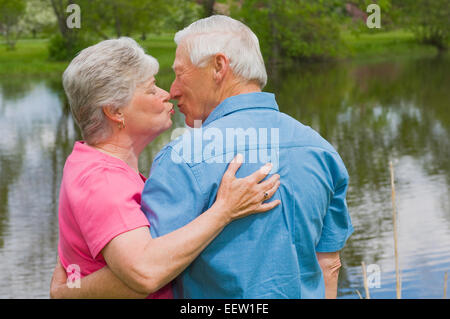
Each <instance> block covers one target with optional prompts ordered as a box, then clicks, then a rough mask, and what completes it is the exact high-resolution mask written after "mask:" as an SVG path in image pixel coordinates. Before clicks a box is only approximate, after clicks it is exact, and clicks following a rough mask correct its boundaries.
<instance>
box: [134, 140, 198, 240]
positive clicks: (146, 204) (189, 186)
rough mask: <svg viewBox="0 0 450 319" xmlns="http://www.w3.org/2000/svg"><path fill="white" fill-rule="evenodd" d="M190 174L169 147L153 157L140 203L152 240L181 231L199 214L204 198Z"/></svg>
mask: <svg viewBox="0 0 450 319" xmlns="http://www.w3.org/2000/svg"><path fill="white" fill-rule="evenodd" d="M194 172H195V168H192V167H190V166H189V165H188V164H187V163H186V162H184V161H183V159H182V158H181V157H180V156H179V155H178V154H177V153H176V152H175V151H174V150H173V149H172V148H170V147H166V148H165V149H164V150H163V151H161V153H160V154H159V155H158V156H157V157H156V158H155V161H154V162H153V165H152V169H151V172H150V176H149V178H148V179H147V182H146V183H145V187H144V191H143V192H142V203H141V208H142V210H143V212H144V213H145V215H146V216H147V219H148V220H149V222H150V224H151V225H152V227H151V229H150V232H151V234H152V236H153V237H159V236H163V235H166V234H168V233H170V232H172V231H174V230H176V229H178V228H181V227H183V226H185V225H186V224H188V223H189V222H191V221H192V220H194V219H195V218H196V217H197V216H199V215H200V214H201V213H202V212H203V210H204V208H205V205H206V201H205V196H204V195H203V193H202V191H201V189H200V187H199V184H198V182H197V178H196V175H195V173H194Z"/></svg>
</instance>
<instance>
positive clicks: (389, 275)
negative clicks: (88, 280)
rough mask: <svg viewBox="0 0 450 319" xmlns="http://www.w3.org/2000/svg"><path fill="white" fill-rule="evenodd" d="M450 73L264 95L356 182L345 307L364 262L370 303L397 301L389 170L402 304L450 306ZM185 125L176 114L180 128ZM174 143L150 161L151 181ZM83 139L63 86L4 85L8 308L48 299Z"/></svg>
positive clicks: (26, 81)
mask: <svg viewBox="0 0 450 319" xmlns="http://www.w3.org/2000/svg"><path fill="white" fill-rule="evenodd" d="M164 74H166V75H165V76H162V77H161V79H159V83H160V86H162V87H163V88H165V89H168V88H169V85H170V81H171V79H172V75H169V74H170V72H168V71H166V72H165V73H164ZM449 74H450V60H449V58H448V57H429V58H420V59H417V58H416V59H398V60H395V61H385V62H376V63H367V62H358V63H356V62H340V63H327V64H314V65H308V66H298V67H296V68H291V69H290V70H287V71H278V72H276V73H273V74H272V76H271V80H270V82H269V84H268V86H267V87H266V89H265V91H269V92H274V93H275V94H276V96H277V101H278V103H279V105H280V109H281V111H283V112H285V113H287V114H289V115H291V116H293V117H295V118H296V119H298V120H299V121H301V122H302V123H304V124H307V125H310V126H311V127H313V128H314V129H316V130H317V131H318V132H319V133H320V134H321V135H322V136H323V137H325V138H326V139H327V140H329V141H330V142H331V143H332V144H333V145H334V146H335V147H336V149H337V150H338V152H339V153H340V155H341V157H342V158H343V160H344V162H345V164H346V166H347V169H348V171H349V174H350V187H349V191H348V197H347V201H348V205H349V209H350V214H351V217H352V221H353V225H354V228H355V232H354V234H353V235H352V237H351V238H350V239H349V241H348V243H347V245H346V247H345V248H344V250H343V251H342V253H341V256H342V264H343V267H342V269H341V272H340V277H339V291H338V296H339V297H340V298H359V297H358V294H357V291H358V292H360V293H361V294H362V295H363V296H364V288H363V277H362V270H361V262H362V261H364V262H365V264H366V265H371V264H374V265H376V266H375V267H376V268H377V267H378V269H379V270H380V273H378V275H379V277H377V276H375V275H377V273H369V275H373V276H372V277H371V278H375V279H377V278H379V279H380V281H379V285H378V287H372V288H370V294H371V297H372V298H395V296H396V293H395V287H396V281H395V261H394V240H393V223H392V203H391V185H390V173H389V161H392V162H393V164H394V169H395V186H396V206H397V214H398V220H397V222H398V227H397V230H398V251H399V266H400V269H401V280H402V297H403V298H442V296H443V290H444V273H445V271H449V272H450V196H449V195H450V191H449V184H450V138H449V137H450V76H449ZM183 125H184V121H183V118H182V115H181V114H180V113H177V114H176V115H175V117H174V126H173V128H176V127H182V126H183ZM170 134H171V131H168V132H166V133H164V134H163V135H162V136H160V137H159V138H158V139H157V140H156V141H155V142H154V143H153V144H152V145H150V146H149V147H148V148H147V149H146V150H145V152H144V153H143V154H142V157H141V160H140V168H141V171H142V173H144V174H145V175H147V174H148V172H149V169H150V165H151V161H152V159H153V157H154V156H155V155H156V153H157V152H158V150H159V149H161V147H162V146H163V145H164V144H165V143H167V142H168V141H169V140H170ZM77 139H80V134H79V131H78V129H77V128H76V127H75V125H74V123H73V120H72V118H71V115H70V112H69V110H68V108H67V102H66V101H65V98H64V94H63V91H62V88H61V84H60V77H59V76H55V77H49V78H43V77H26V76H23V77H17V76H15V77H8V78H5V77H3V78H1V79H0V298H48V293H49V284H50V279H51V274H52V270H53V267H54V264H55V261H56V248H57V241H58V219H57V207H58V192H59V185H60V180H61V173H62V169H63V165H64V161H65V159H66V157H67V156H68V155H69V154H70V152H71V150H72V146H73V143H74V141H75V140H77ZM371 267H374V266H371ZM376 268H375V269H376ZM374 276H375V277H374ZM371 282H372V281H371ZM372 283H374V284H376V283H377V282H376V280H375V281H373V282H372Z"/></svg>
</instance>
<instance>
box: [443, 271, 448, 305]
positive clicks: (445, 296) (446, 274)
mask: <svg viewBox="0 0 450 319" xmlns="http://www.w3.org/2000/svg"><path fill="white" fill-rule="evenodd" d="M447 281H448V273H447V272H445V274H444V299H447Z"/></svg>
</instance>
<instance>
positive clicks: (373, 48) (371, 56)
mask: <svg viewBox="0 0 450 319" xmlns="http://www.w3.org/2000/svg"><path fill="white" fill-rule="evenodd" d="M342 39H343V44H344V47H345V48H346V50H345V52H344V54H343V55H342V56H341V58H344V59H353V60H362V61H373V62H375V61H379V60H383V59H392V58H396V57H400V56H401V57H414V56H423V55H428V54H435V53H436V52H437V51H436V49H435V48H433V47H431V46H426V45H423V44H420V43H417V42H416V41H415V39H414V35H413V34H412V33H410V32H407V31H403V30H397V31H388V32H380V31H375V32H373V33H370V34H368V33H363V34H354V33H351V32H345V31H344V32H342ZM137 41H138V42H139V43H140V44H141V45H142V46H143V47H144V49H145V50H146V52H147V53H148V54H150V55H152V56H154V57H155V58H157V59H158V61H159V64H160V73H159V76H158V78H160V79H162V81H163V82H164V83H165V84H167V85H169V83H170V81H171V79H172V78H173V74H172V71H171V68H170V67H171V65H172V63H173V60H174V57H175V48H176V46H175V43H174V41H173V35H172V34H167V35H151V36H149V37H148V38H147V39H146V40H144V41H142V40H137ZM68 63H69V62H55V61H50V60H49V59H48V51H47V40H45V39H24V40H19V41H18V42H17V44H16V50H14V51H8V50H7V49H6V46H5V45H4V44H3V43H1V42H0V75H2V76H5V75H24V74H26V75H33V74H50V73H54V74H61V73H62V72H63V71H64V69H65V68H66V67H67V65H68ZM166 82H167V83H166Z"/></svg>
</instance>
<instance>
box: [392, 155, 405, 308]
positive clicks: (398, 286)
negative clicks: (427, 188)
mask: <svg viewBox="0 0 450 319" xmlns="http://www.w3.org/2000/svg"><path fill="white" fill-rule="evenodd" d="M389 167H390V171H391V189H392V222H393V228H394V254H395V278H396V282H397V285H396V290H397V299H401V298H402V288H401V282H400V269H399V266H398V246H397V242H398V239H397V220H396V219H397V213H396V208H395V183H394V166H393V165H392V161H390V162H389Z"/></svg>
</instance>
